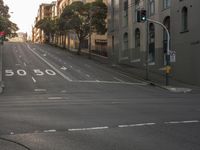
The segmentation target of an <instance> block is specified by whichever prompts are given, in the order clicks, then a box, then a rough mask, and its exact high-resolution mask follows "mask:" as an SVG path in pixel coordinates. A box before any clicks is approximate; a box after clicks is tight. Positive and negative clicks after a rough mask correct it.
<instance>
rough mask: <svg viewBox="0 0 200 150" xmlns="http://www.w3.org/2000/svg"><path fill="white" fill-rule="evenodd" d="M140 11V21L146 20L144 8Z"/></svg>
mask: <svg viewBox="0 0 200 150" xmlns="http://www.w3.org/2000/svg"><path fill="white" fill-rule="evenodd" d="M140 13H141V15H140V16H141V21H142V22H145V21H146V20H147V11H146V10H141V11H140Z"/></svg>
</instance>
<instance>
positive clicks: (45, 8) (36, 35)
mask: <svg viewBox="0 0 200 150" xmlns="http://www.w3.org/2000/svg"><path fill="white" fill-rule="evenodd" d="M53 8H54V9H53ZM53 13H56V12H55V2H52V3H51V4H41V5H40V6H39V9H38V14H37V17H36V18H35V23H34V24H36V23H37V22H38V21H40V20H42V19H44V18H45V17H53ZM32 41H33V42H35V43H44V42H45V34H44V32H43V31H42V30H41V29H39V28H36V27H33V28H32Z"/></svg>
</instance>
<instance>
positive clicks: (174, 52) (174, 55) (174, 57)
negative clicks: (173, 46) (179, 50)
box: [169, 51, 176, 62]
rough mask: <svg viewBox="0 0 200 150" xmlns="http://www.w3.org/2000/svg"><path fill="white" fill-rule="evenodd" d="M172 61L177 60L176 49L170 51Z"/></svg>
mask: <svg viewBox="0 0 200 150" xmlns="http://www.w3.org/2000/svg"><path fill="white" fill-rule="evenodd" d="M169 55H170V62H176V51H169Z"/></svg>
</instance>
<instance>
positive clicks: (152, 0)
mask: <svg viewBox="0 0 200 150" xmlns="http://www.w3.org/2000/svg"><path fill="white" fill-rule="evenodd" d="M154 14H155V0H149V15H150V16H152V15H154Z"/></svg>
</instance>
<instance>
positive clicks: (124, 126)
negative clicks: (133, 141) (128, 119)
mask: <svg viewBox="0 0 200 150" xmlns="http://www.w3.org/2000/svg"><path fill="white" fill-rule="evenodd" d="M153 125H156V123H139V124H130V125H118V127H119V128H128V127H142V126H153Z"/></svg>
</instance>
